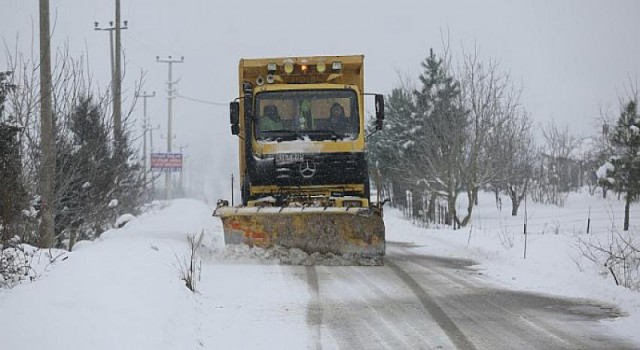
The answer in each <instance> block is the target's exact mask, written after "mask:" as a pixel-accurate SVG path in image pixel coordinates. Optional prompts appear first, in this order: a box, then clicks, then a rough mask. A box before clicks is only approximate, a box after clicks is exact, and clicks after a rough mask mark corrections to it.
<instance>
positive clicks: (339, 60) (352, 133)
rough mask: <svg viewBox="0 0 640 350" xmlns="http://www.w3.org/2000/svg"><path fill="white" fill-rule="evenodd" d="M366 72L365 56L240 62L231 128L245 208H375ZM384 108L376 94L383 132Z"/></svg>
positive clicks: (380, 97) (378, 118) (266, 59)
mask: <svg viewBox="0 0 640 350" xmlns="http://www.w3.org/2000/svg"><path fill="white" fill-rule="evenodd" d="M363 70H364V56H361V55H358V56H314V57H287V58H261V59H242V60H240V65H239V81H240V84H239V85H240V96H241V98H240V100H241V101H240V102H238V103H235V104H234V103H232V107H231V128H232V132H233V133H234V134H236V135H239V136H240V137H239V142H240V183H241V193H242V203H243V204H244V205H247V206H255V205H266V204H265V202H271V203H273V205H276V206H281V205H286V204H288V203H291V202H294V201H301V200H303V201H304V202H308V201H309V200H312V201H318V202H320V205H323V206H347V205H348V206H356V207H364V208H366V207H368V206H369V177H368V170H367V164H366V160H365V118H364V117H365V116H364V92H363V89H364V74H363ZM383 104H384V102H383V98H382V95H376V114H377V121H378V125H379V126H382V120H383V118H384V112H383ZM332 111H333V112H334V115H333V116H332V114H331V112H332ZM265 198H267V199H268V200H265Z"/></svg>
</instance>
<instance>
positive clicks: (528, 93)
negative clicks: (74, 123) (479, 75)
mask: <svg viewBox="0 0 640 350" xmlns="http://www.w3.org/2000/svg"><path fill="white" fill-rule="evenodd" d="M114 3H115V1H114V0H82V1H80V0H50V6H51V13H52V15H51V21H52V23H54V24H55V28H53V38H52V40H53V41H52V46H53V47H55V46H61V45H63V43H64V42H65V41H68V42H69V45H70V47H71V51H72V53H73V54H74V55H80V54H83V53H85V54H86V53H88V55H89V63H90V69H91V72H92V73H93V75H94V77H95V78H96V79H97V80H98V81H99V82H101V84H103V86H107V84H108V80H109V69H110V66H109V35H108V34H107V32H96V31H94V30H93V23H94V22H95V21H98V22H100V24H101V25H103V26H106V25H108V21H110V20H113V19H114V17H115V10H114ZM121 3H122V19H123V20H128V21H129V29H126V30H124V31H123V32H122V42H123V47H124V51H125V55H126V66H127V76H126V78H125V86H123V90H124V91H125V93H129V94H132V93H133V86H134V80H135V78H137V77H138V76H139V72H140V71H141V70H142V71H145V72H146V79H145V85H144V86H145V90H146V91H147V92H151V91H155V92H156V94H157V95H156V97H155V98H152V99H149V100H148V114H149V115H150V116H151V117H152V121H153V123H154V125H160V126H161V129H160V130H159V132H156V133H155V134H154V146H155V148H156V151H164V150H165V149H166V148H165V145H166V139H161V138H160V137H159V136H160V134H163V135H165V136H166V124H167V100H166V85H165V83H166V80H167V65H166V64H161V63H156V56H161V57H163V58H166V57H167V56H169V55H172V56H173V57H180V56H184V63H181V64H175V65H174V78H175V79H179V83H178V85H177V86H176V88H177V91H178V93H179V94H180V95H182V96H185V97H190V98H195V99H201V100H207V101H212V102H219V103H224V104H226V103H227V102H229V101H230V100H232V99H233V98H234V97H235V96H236V94H237V90H238V87H237V84H238V81H237V66H238V60H239V59H240V58H242V57H247V58H250V57H274V56H275V57H280V56H308V55H342V54H364V55H365V71H366V76H365V86H366V90H367V91H368V92H378V93H385V94H387V93H389V92H390V91H391V89H392V88H394V87H396V86H397V85H398V72H399V73H401V74H402V75H408V76H412V77H415V76H417V75H418V74H419V73H420V62H421V61H422V60H423V59H424V58H425V57H426V56H427V55H428V52H429V48H430V47H433V48H435V49H436V52H438V51H439V49H440V48H441V46H442V41H441V38H442V36H441V34H442V33H443V32H444V33H448V37H449V42H450V44H451V46H452V49H453V50H454V55H455V54H458V55H459V52H460V49H461V48H462V47H464V48H466V49H467V50H469V49H471V48H473V46H474V45H477V46H478V47H479V48H480V54H481V56H482V58H483V59H484V60H489V59H495V60H497V61H499V64H500V69H501V70H502V71H504V72H508V73H509V74H510V75H511V78H512V80H513V81H514V82H515V83H516V84H519V85H521V86H522V87H523V96H522V103H523V104H524V106H525V108H526V109H527V110H528V111H529V112H530V113H531V115H532V117H533V119H534V121H535V123H536V124H537V125H546V124H547V123H548V122H549V121H550V120H552V119H554V120H555V121H556V123H557V124H558V125H560V126H565V125H567V126H569V127H570V128H571V130H572V131H574V132H575V133H576V134H581V135H587V134H593V133H594V132H595V130H596V128H595V125H596V124H595V122H596V120H597V119H598V116H599V115H600V111H601V110H603V109H604V110H607V111H609V113H611V114H614V115H615V114H617V113H618V97H619V96H623V95H624V94H625V88H626V87H628V86H629V83H630V79H631V80H633V81H635V80H637V79H638V78H639V73H640V40H639V38H638V34H640V16H639V15H640V1H636V0H625V1H622V0H608V1H578V0H572V1H560V0H556V1H539V0H537V1H511V0H504V1H498V0H494V1H471V0H469V1H418V0H416V1H407V0H395V1H387V2H384V3H382V4H374V3H372V2H369V1H346V0H343V1H336V0H326V1H317V2H313V1H307V2H299V1H283V0H277V1H276V0H273V1H264V0H260V1H258V0H245V1H242V2H238V1H227V2H224V1H211V0H174V1H171V0H135V1H134V0H121ZM37 6H38V2H37V1H25V0H2V5H1V7H0V8H1V11H0V35H1V36H2V41H3V45H4V46H5V47H6V46H8V47H10V48H14V47H15V46H16V45H17V46H18V49H19V50H20V51H24V52H29V51H30V50H31V47H32V37H34V35H36V34H34V33H37V26H38V12H37V11H38V7H37ZM34 29H35V30H34ZM33 47H35V50H37V48H38V45H37V41H36V44H35V45H33ZM6 62H7V60H6V57H5V55H4V52H3V54H2V55H0V70H4V69H6V68H7V63H6ZM129 100H130V99H129ZM136 113H137V114H138V115H141V114H142V104H141V103H139V107H138V108H137V109H136ZM174 116H175V119H174V126H175V127H174V131H175V134H176V139H175V142H174V150H175V145H181V144H183V145H186V144H188V145H189V148H187V149H185V153H186V154H188V155H189V156H190V157H191V160H192V163H194V165H196V164H197V165H199V166H206V165H208V164H211V165H213V167H212V168H214V169H215V170H212V171H209V172H208V174H209V175H208V176H210V177H211V180H210V182H214V181H215V180H214V178H219V177H221V176H224V177H225V180H226V177H228V176H229V174H231V173H232V172H235V171H236V167H237V160H236V158H237V156H236V151H235V149H236V147H237V141H236V139H235V138H234V137H232V136H231V135H230V133H229V127H228V108H227V107H224V106H222V107H220V106H216V105H211V104H203V103H198V102H194V101H192V100H187V99H176V100H175V103H174ZM212 186H213V189H211V190H210V191H213V192H218V191H219V190H218V189H217V187H216V186H217V185H212ZM214 195H215V194H214Z"/></svg>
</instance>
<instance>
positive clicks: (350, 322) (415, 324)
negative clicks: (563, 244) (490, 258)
mask: <svg viewBox="0 0 640 350" xmlns="http://www.w3.org/2000/svg"><path fill="white" fill-rule="evenodd" d="M473 264H474V263H473V262H472V261H468V260H456V259H446V258H439V257H432V256H424V255H418V254H415V253H414V252H413V249H412V247H411V246H410V245H407V244H402V243H392V242H387V256H386V257H385V266H383V267H350V266H342V267H333V266H314V267H306V268H305V267H300V266H298V267H291V268H292V269H306V271H305V272H304V273H305V274H306V278H307V282H308V288H309V291H310V293H311V295H312V300H311V302H310V304H309V306H308V310H307V323H308V325H309V327H310V329H311V330H312V332H311V334H312V337H313V339H311V344H312V345H313V346H314V347H315V348H316V349H637V348H638V345H637V344H629V343H626V342H625V341H624V340H621V339H618V338H615V336H614V335H613V334H611V331H610V329H608V328H607V326H605V325H603V324H601V323H599V322H598V321H600V320H603V319H608V318H615V317H619V316H620V312H619V311H618V310H616V309H615V308H614V307H612V306H607V305H601V304H598V303H596V302H593V301H588V300H573V299H562V298H556V297H550V296H545V295H540V294H533V293H523V292H516V291H509V290H504V289H498V288H496V287H494V286H492V285H490V284H489V283H487V282H486V279H485V277H484V276H482V274H481V273H480V272H479V271H477V270H476V269H474V268H473ZM300 272H302V271H300Z"/></svg>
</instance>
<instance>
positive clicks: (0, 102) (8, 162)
mask: <svg viewBox="0 0 640 350" xmlns="http://www.w3.org/2000/svg"><path fill="white" fill-rule="evenodd" d="M9 75H10V72H0V246H2V245H3V244H4V243H5V242H6V241H7V240H8V239H11V238H13V236H14V235H16V234H18V229H17V226H18V221H19V219H20V211H21V209H22V208H24V206H25V203H26V191H25V189H24V186H23V183H22V180H21V179H22V166H21V159H20V145H19V142H18V138H17V137H16V136H17V133H18V131H19V130H20V129H19V128H17V127H15V126H13V125H12V124H13V123H12V118H11V116H6V115H5V112H4V111H5V109H4V108H5V106H4V104H5V101H6V99H7V95H8V94H9V92H11V91H12V90H13V89H14V88H15V86H14V85H12V84H10V83H9V82H8V77H9Z"/></svg>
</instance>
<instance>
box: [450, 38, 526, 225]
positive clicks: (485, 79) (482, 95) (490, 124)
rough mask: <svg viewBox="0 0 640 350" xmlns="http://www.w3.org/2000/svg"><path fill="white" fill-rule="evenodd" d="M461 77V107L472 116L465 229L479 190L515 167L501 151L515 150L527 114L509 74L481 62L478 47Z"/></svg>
mask: <svg viewBox="0 0 640 350" xmlns="http://www.w3.org/2000/svg"><path fill="white" fill-rule="evenodd" d="M458 74H459V76H460V78H459V80H460V83H461V94H460V100H461V101H460V103H461V104H462V105H464V106H465V107H466V108H467V109H468V110H469V112H470V117H469V128H468V129H467V135H468V136H467V137H468V140H469V141H468V142H467V149H466V151H465V154H466V158H465V163H466V164H465V166H464V167H465V169H466V171H465V172H464V175H465V178H464V182H465V187H466V191H467V196H468V198H469V202H468V203H469V204H468V207H467V215H466V216H465V217H464V218H463V219H462V223H461V224H462V225H463V226H464V225H466V224H467V223H468V222H469V220H470V218H471V213H472V210H473V206H474V205H475V204H477V200H478V191H479V189H480V188H481V187H482V186H484V185H486V184H489V183H494V184H495V183H497V182H498V181H499V180H505V179H506V177H505V174H504V170H505V168H508V167H510V166H512V165H511V164H509V163H510V161H511V160H513V159H514V154H512V153H511V154H505V153H507V152H501V151H505V149H509V148H510V149H511V152H513V151H515V150H516V148H517V145H516V144H515V143H517V142H519V139H518V138H517V137H516V136H515V135H516V134H519V133H520V131H521V130H522V126H523V125H522V124H521V123H522V122H523V120H522V116H523V115H525V114H524V111H523V109H522V106H521V104H520V94H521V90H520V89H517V88H516V87H514V85H513V84H512V83H511V79H510V77H509V75H508V74H504V73H501V72H500V71H499V66H498V64H497V63H496V62H495V61H493V60H489V61H488V63H484V62H483V61H481V59H480V54H479V50H478V48H477V47H475V48H474V51H473V52H470V53H465V54H464V57H463V61H462V65H461V67H460V68H459V73H458Z"/></svg>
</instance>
